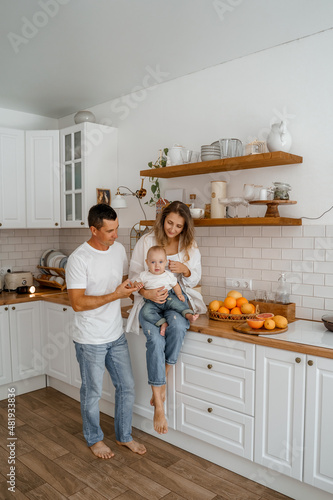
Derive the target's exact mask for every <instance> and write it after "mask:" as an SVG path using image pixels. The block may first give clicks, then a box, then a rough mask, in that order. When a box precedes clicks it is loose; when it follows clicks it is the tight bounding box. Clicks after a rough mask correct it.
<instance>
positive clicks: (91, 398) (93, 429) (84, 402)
mask: <svg viewBox="0 0 333 500" xmlns="http://www.w3.org/2000/svg"><path fill="white" fill-rule="evenodd" d="M74 344H75V350H76V358H77V360H78V362H79V365H80V372H81V379H82V385H81V389H80V402H81V415H82V421H83V434H84V437H85V439H86V441H87V444H88V446H92V445H93V444H95V443H97V442H98V441H102V440H103V438H104V434H103V431H102V429H101V426H100V422H99V400H100V398H101V395H102V386H103V376H104V371H105V367H106V369H107V370H108V372H109V374H110V377H111V380H112V383H113V385H114V387H115V415H114V426H115V434H116V439H117V441H120V442H122V443H127V442H129V441H132V439H133V438H132V435H131V433H132V410H133V404H134V378H133V374H132V366H131V359H130V354H129V350H128V345H127V340H126V337H125V335H124V334H123V335H122V336H121V337H119V339H117V340H115V341H114V342H108V343H107V344H97V345H94V344H79V343H77V342H74Z"/></svg>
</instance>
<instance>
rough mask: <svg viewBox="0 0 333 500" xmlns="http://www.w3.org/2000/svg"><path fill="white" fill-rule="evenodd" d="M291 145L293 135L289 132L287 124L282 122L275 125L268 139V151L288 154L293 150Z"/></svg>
mask: <svg viewBox="0 0 333 500" xmlns="http://www.w3.org/2000/svg"><path fill="white" fill-rule="evenodd" d="M291 143H292V140H291V135H290V133H289V131H288V130H287V125H286V122H285V121H284V120H282V121H281V122H280V123H273V125H272V127H271V131H270V133H269V134H268V137H267V148H268V151H270V152H272V151H285V152H286V153H288V152H289V151H290V148H291Z"/></svg>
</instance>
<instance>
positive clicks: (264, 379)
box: [254, 346, 306, 481]
mask: <svg viewBox="0 0 333 500" xmlns="http://www.w3.org/2000/svg"><path fill="white" fill-rule="evenodd" d="M305 372H306V355H305V354H299V353H295V352H292V351H284V350H280V349H274V348H271V347H264V346H257V352H256V409H255V416H256V418H255V452H254V460H255V462H257V463H259V464H261V465H265V466H266V467H268V468H270V469H274V470H276V471H278V472H280V473H282V474H286V475H287V476H291V477H293V478H295V479H298V480H299V481H301V480H302V472H303V434H304V403H305Z"/></svg>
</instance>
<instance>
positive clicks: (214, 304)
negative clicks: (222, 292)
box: [208, 300, 220, 311]
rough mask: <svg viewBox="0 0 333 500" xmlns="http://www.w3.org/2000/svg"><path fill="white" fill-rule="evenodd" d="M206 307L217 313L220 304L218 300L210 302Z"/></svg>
mask: <svg viewBox="0 0 333 500" xmlns="http://www.w3.org/2000/svg"><path fill="white" fill-rule="evenodd" d="M208 307H209V309H210V310H211V311H217V310H218V309H219V307H220V303H219V301H218V300H212V301H211V302H210V304H209V306H208Z"/></svg>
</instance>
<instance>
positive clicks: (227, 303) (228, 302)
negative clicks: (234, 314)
mask: <svg viewBox="0 0 333 500" xmlns="http://www.w3.org/2000/svg"><path fill="white" fill-rule="evenodd" d="M224 307H227V308H228V309H233V308H234V307H236V299H235V298H234V297H226V298H225V299H224Z"/></svg>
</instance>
